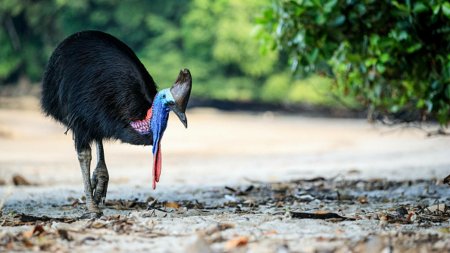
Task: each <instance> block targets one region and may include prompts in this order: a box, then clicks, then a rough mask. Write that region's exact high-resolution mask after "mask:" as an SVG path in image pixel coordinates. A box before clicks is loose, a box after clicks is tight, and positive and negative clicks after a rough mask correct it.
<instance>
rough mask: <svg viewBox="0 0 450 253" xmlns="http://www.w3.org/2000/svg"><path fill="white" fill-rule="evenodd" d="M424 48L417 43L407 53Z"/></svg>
mask: <svg viewBox="0 0 450 253" xmlns="http://www.w3.org/2000/svg"><path fill="white" fill-rule="evenodd" d="M421 48H422V44H420V43H416V44H414V45H412V46H410V47H408V48H407V49H406V52H408V53H413V52H416V51H417V50H419V49H421Z"/></svg>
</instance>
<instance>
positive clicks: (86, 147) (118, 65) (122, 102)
mask: <svg viewBox="0 0 450 253" xmlns="http://www.w3.org/2000/svg"><path fill="white" fill-rule="evenodd" d="M42 83H43V84H42V85H43V87H42V98H41V106H42V109H43V111H44V112H45V113H46V114H47V115H48V116H51V117H53V118H54V119H56V120H57V121H59V122H61V123H62V124H64V125H65V126H66V127H67V130H69V129H70V130H71V131H72V133H73V139H74V142H75V149H76V151H77V153H78V160H79V162H80V167H81V172H82V175H83V183H84V192H85V195H86V206H87V209H88V212H87V214H86V215H87V216H88V217H97V216H99V215H101V211H100V209H99V207H98V205H99V204H100V203H104V200H105V197H106V192H107V189H108V181H109V175H108V170H107V168H106V163H105V157H104V153H103V144H102V141H103V140H104V139H116V140H121V141H122V142H125V143H130V144H134V145H153V150H152V151H153V157H154V160H153V163H154V164H153V188H155V187H156V182H158V181H159V177H160V173H161V139H162V137H163V133H164V130H165V129H166V126H167V120H168V117H169V112H170V110H172V111H173V112H174V113H175V114H176V115H177V116H178V117H179V119H180V120H181V122H182V123H183V124H184V126H185V127H187V119H186V115H185V111H186V106H187V103H188V100H189V96H190V93H191V87H192V78H191V74H190V72H189V70H187V69H184V70H182V71H180V74H179V76H178V78H177V79H176V81H175V84H174V85H173V86H172V87H171V88H168V89H163V90H161V91H159V92H157V87H156V84H155V81H153V78H152V77H151V76H150V74H149V73H148V72H147V70H146V69H145V67H144V65H143V64H142V63H141V62H140V61H139V59H138V58H137V56H136V55H135V54H134V52H133V51H132V50H131V49H130V48H129V47H128V46H127V45H125V44H124V43H123V42H121V41H120V40H118V39H117V38H115V37H113V36H112V35H109V34H107V33H103V32H100V31H83V32H78V33H75V34H73V35H71V36H69V37H67V38H66V39H65V40H64V41H63V42H61V44H59V45H58V46H57V48H56V49H55V51H54V52H53V54H52V55H51V57H50V59H49V62H48V65H47V67H46V70H45V73H44V77H43V81H42ZM94 142H95V143H96V145H97V166H96V168H95V170H94V172H93V175H92V178H91V175H90V163H91V144H92V143H94Z"/></svg>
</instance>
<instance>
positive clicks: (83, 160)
mask: <svg viewBox="0 0 450 253" xmlns="http://www.w3.org/2000/svg"><path fill="white" fill-rule="evenodd" d="M91 159H92V157H91V147H87V148H85V149H83V150H80V151H78V161H79V162H80V167H81V174H83V184H84V194H85V195H86V207H87V209H88V215H87V216H88V217H98V216H100V215H101V211H100V209H99V208H98V206H97V204H95V203H94V202H93V198H92V188H91V180H90V177H91V175H90V170H91V169H90V167H91Z"/></svg>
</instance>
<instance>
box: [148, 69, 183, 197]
mask: <svg viewBox="0 0 450 253" xmlns="http://www.w3.org/2000/svg"><path fill="white" fill-rule="evenodd" d="M191 87H192V77H191V73H190V72H189V70H188V69H184V70H181V71H180V74H179V75H178V78H177V80H176V81H175V84H174V85H173V86H172V87H171V88H167V89H163V90H161V91H159V92H158V93H157V94H156V96H155V98H154V99H153V106H152V109H151V110H152V116H151V119H150V129H151V132H152V136H153V157H154V160H153V189H154V188H155V187H156V182H158V181H159V176H160V175H161V159H162V158H161V139H162V136H163V134H164V131H165V130H166V127H167V121H168V119H169V112H170V111H171V110H172V111H173V112H174V113H175V114H176V115H177V116H178V118H179V119H180V121H181V122H182V123H183V125H184V126H185V127H186V128H187V119H186V107H187V103H188V101H189V96H190V95H191Z"/></svg>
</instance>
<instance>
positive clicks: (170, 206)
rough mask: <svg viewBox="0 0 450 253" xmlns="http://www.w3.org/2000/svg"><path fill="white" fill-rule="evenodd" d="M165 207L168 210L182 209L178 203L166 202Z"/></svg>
mask: <svg viewBox="0 0 450 253" xmlns="http://www.w3.org/2000/svg"><path fill="white" fill-rule="evenodd" d="M164 206H165V207H167V208H174V209H178V208H180V205H178V203H177V202H166V203H164Z"/></svg>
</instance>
